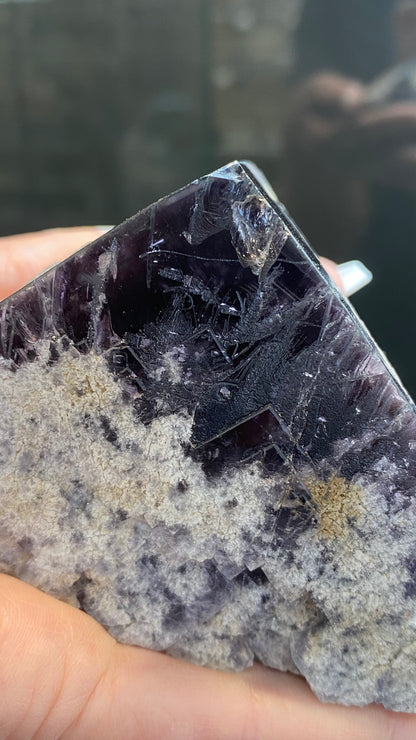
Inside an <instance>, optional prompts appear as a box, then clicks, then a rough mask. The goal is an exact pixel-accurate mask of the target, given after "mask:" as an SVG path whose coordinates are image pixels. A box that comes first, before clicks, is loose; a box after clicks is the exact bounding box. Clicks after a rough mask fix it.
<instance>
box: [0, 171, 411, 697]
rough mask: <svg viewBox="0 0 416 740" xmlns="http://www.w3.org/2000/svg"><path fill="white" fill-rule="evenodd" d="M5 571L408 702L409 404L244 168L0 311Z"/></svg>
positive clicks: (199, 643) (199, 645)
mask: <svg viewBox="0 0 416 740" xmlns="http://www.w3.org/2000/svg"><path fill="white" fill-rule="evenodd" d="M0 314H1V324H0V331H1V333H0V347H1V361H0V410H1V415H0V471H1V483H0V488H1V490H0V512H1V514H0V522H1V523H0V566H1V569H2V570H3V571H5V572H9V573H12V574H14V575H16V576H18V577H20V578H22V579H24V580H25V581H28V582H30V583H31V584H34V585H35V586H38V587H40V588H41V589H43V590H45V591H46V592H48V593H50V594H53V595H55V596H57V597H59V598H61V599H64V600H67V601H69V602H70V603H73V604H75V605H78V606H80V607H81V608H82V609H84V610H85V611H86V612H88V613H89V614H91V615H92V616H94V617H95V618H96V619H98V620H99V621H100V622H101V623H102V624H103V625H105V627H106V628H107V629H108V630H109V631H110V632H111V634H112V635H114V636H115V637H116V638H118V639H119V640H121V641H125V642H129V643H135V644H138V645H142V646H145V647H148V648H154V649H156V650H166V651H168V652H169V653H170V654H172V655H177V656H182V657H185V658H188V659H189V660H191V661H195V662H198V663H202V664H206V665H211V666H215V667H219V668H228V669H233V670H240V669H243V668H245V667H246V666H249V665H250V664H251V663H252V661H253V659H258V660H260V661H263V662H264V663H265V664H267V665H269V666H272V667H276V668H280V669H283V670H289V671H294V672H299V673H301V674H303V675H304V676H305V677H306V678H307V680H308V681H309V683H310V685H311V687H312V689H313V690H314V691H315V693H316V694H317V696H318V697H320V698H321V699H322V700H325V701H334V702H335V701H336V702H343V703H345V704H359V705H362V704H366V703H368V702H372V701H376V702H382V703H383V704H384V705H385V706H386V707H389V708H391V709H395V710H403V711H409V712H410V711H416V526H415V524H416V412H415V408H414V406H413V405H412V402H411V400H410V398H409V397H408V396H407V395H406V392H405V391H404V390H403V389H402V387H401V386H400V383H399V382H398V380H397V379H396V378H395V376H394V374H393V372H392V370H391V368H389V366H388V365H387V364H386V362H385V360H384V359H383V358H382V357H381V355H380V354H379V352H378V350H377V348H376V346H375V345H374V343H373V342H372V340H371V338H370V337H369V335H368V334H367V332H366V330H365V328H364V327H363V326H362V324H361V323H360V321H359V319H358V318H357V316H356V315H355V313H354V311H353V310H352V308H351V306H350V305H349V303H348V302H347V301H346V300H344V299H343V298H342V297H341V295H340V294H339V293H338V291H337V289H336V288H335V287H334V285H333V284H332V283H331V281H330V280H329V278H328V277H327V276H326V274H325V273H324V272H323V270H322V269H321V267H320V266H319V263H318V262H317V260H316V258H315V256H314V254H313V253H312V251H311V250H310V248H309V247H308V245H307V243H306V242H305V239H304V238H303V236H302V235H301V234H300V233H299V231H298V230H297V228H296V227H295V226H294V224H293V223H292V221H291V220H290V218H289V217H288V215H287V213H286V211H285V209H284V208H283V207H282V206H281V205H280V204H277V203H276V202H273V200H272V199H271V198H269V197H268V196H267V195H266V193H265V191H264V190H263V189H262V187H261V185H260V184H259V183H258V182H257V181H256V179H255V177H254V175H252V174H251V172H250V171H249V170H248V169H247V167H246V166H243V165H241V164H239V163H234V164H232V165H230V166H228V167H225V168H223V169H220V170H218V171H217V172H214V173H213V174H211V175H209V176H207V177H203V178H202V179H200V180H198V181H196V182H194V183H192V184H191V185H189V186H188V187H186V188H185V189H183V190H181V191H179V192H177V193H175V194H174V195H171V196H169V197H167V198H164V199H163V200H161V201H160V202H158V203H156V204H155V205H153V206H151V207H149V208H147V209H146V210H144V211H143V212H142V213H139V214H138V215H137V216H135V217H133V218H132V219H130V220H129V221H127V222H126V223H124V224H122V225H121V226H119V227H117V228H115V229H114V230H113V231H111V232H110V233H109V234H107V235H106V236H105V237H102V238H101V239H99V240H98V241H97V242H95V243H93V244H91V245H89V246H87V247H86V248H85V249H83V250H81V251H80V252H78V253H77V254H76V255H74V256H73V257H72V258H70V259H68V260H67V261H66V262H64V263H62V264H60V265H58V266H57V267H54V268H53V269H51V270H50V271H49V272H47V273H46V274H44V275H42V276H40V277H39V278H37V279H36V280H35V281H34V282H33V283H32V284H30V285H29V286H27V287H26V288H24V289H23V290H21V291H20V292H19V293H17V294H16V295H14V296H12V297H11V298H10V299H8V300H7V301H5V302H3V303H2V304H1V306H0Z"/></svg>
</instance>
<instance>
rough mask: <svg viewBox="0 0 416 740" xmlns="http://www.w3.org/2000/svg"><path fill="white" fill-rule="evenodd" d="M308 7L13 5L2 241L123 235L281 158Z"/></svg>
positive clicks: (1, 183) (5, 83)
mask: <svg viewBox="0 0 416 740" xmlns="http://www.w3.org/2000/svg"><path fill="white" fill-rule="evenodd" d="M299 5H300V0H175V2H173V0H70V2H69V1H68V0H32V2H22V1H19V0H13V1H7V0H6V1H3V2H2V3H0V110H1V113H0V234H6V233H13V232H16V231H23V230H31V229H37V228H43V227H46V226H57V225H71V224H81V223H84V224H85V223H108V222H110V223H112V222H116V221H118V220H120V219H122V218H124V217H125V216H128V215H130V214H131V213H133V212H134V211H136V210H137V209H138V208H140V207H142V206H144V205H146V204H147V203H149V202H151V201H152V200H154V199H155V198H157V197H160V196H162V195H163V194H165V193H166V192H168V191H170V190H173V189H175V188H176V187H179V186H181V185H183V184H185V183H186V182H187V181H189V180H190V179H193V178H194V177H197V176H198V175H200V174H202V173H203V172H206V171H208V170H209V169H210V168H212V167H214V166H216V165H219V164H222V163H224V162H225V161H227V160H230V159H232V158H236V157H253V158H255V159H256V160H258V161H259V163H260V164H261V165H263V166H264V167H265V168H266V169H267V168H268V166H269V167H272V165H273V163H274V161H275V158H276V155H277V153H278V150H279V127H280V121H281V116H282V112H283V111H284V107H285V102H284V101H285V90H284V84H283V80H284V77H285V75H286V74H287V71H288V69H289V67H290V63H291V57H292V32H293V28H294V25H295V24H296V20H297V16H298V11H299Z"/></svg>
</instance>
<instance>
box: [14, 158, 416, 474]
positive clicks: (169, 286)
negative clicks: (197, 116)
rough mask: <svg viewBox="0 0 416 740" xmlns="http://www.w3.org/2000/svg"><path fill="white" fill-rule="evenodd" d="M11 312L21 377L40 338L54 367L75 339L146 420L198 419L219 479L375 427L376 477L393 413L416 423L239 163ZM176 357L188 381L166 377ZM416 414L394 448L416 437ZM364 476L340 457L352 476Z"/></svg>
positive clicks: (56, 274) (195, 440) (161, 208)
mask: <svg viewBox="0 0 416 740" xmlns="http://www.w3.org/2000/svg"><path fill="white" fill-rule="evenodd" d="M1 315H2V322H1V351H2V355H3V357H4V358H6V359H9V360H10V361H11V367H12V366H15V367H18V366H20V365H21V364H22V363H25V362H28V361H33V359H34V358H35V357H36V346H37V343H38V341H39V340H40V339H42V340H45V339H49V340H50V343H51V344H50V349H51V358H50V361H51V362H53V358H54V355H56V353H57V352H58V349H57V341H58V339H59V338H62V337H65V338H66V339H67V340H69V341H70V342H71V343H73V344H74V346H75V347H76V348H77V349H78V350H79V351H80V352H82V353H88V352H89V351H90V350H91V349H94V350H95V351H98V352H99V353H105V354H106V357H107V358H108V364H109V367H110V368H111V370H112V372H113V373H114V374H115V375H116V376H118V377H120V380H121V381H123V382H124V383H125V385H126V392H129V393H130V395H131V399H132V403H134V406H135V409H136V411H137V415H138V418H139V419H140V420H141V421H145V422H147V423H148V422H150V421H151V420H152V419H153V418H154V416H155V415H158V414H170V413H177V412H178V411H180V410H181V409H186V410H187V411H188V412H190V413H192V414H193V416H194V424H193V431H192V437H191V439H190V445H189V450H188V452H189V454H190V455H193V456H194V457H195V458H196V459H197V460H200V461H201V462H202V463H203V464H204V467H205V470H206V472H207V473H210V474H213V475H215V473H216V472H218V471H221V470H222V468H223V467H224V466H227V465H231V464H236V463H241V462H243V461H246V460H251V459H253V457H254V456H256V457H259V458H261V459H263V460H264V465H265V469H266V470H268V469H273V468H274V467H275V466H276V465H277V466H279V465H283V464H287V461H288V460H290V461H291V464H292V463H295V462H296V461H299V462H301V461H306V462H308V463H310V464H311V465H312V466H313V465H314V463H315V461H317V460H319V459H322V458H326V457H327V456H328V454H329V453H330V451H331V449H332V447H333V445H334V444H335V443H336V441H337V440H338V439H341V438H342V439H344V438H345V437H346V436H349V437H351V438H354V436H356V435H357V434H358V433H359V432H360V430H362V428H363V426H366V425H371V426H377V427H379V429H380V438H381V439H380V442H377V443H373V448H372V450H368V451H366V452H365V454H364V455H363V456H362V457H363V459H362V460H360V467H362V466H364V468H366V467H368V466H371V465H372V464H374V461H375V459H376V458H377V457H378V456H381V455H384V454H385V453H386V451H387V453H388V448H389V444H388V443H387V442H386V441H385V443H383V441H382V440H383V428H384V427H385V425H386V423H387V422H386V419H388V420H389V422H390V421H391V418H392V417H394V415H401V414H403V401H404V397H403V398H402V397H401V391H400V389H399V388H398V386H397V384H396V382H395V381H394V380H393V379H392V377H391V375H390V372H389V371H388V370H387V368H386V367H385V366H384V364H383V361H382V360H381V358H380V357H379V356H378V355H377V354H376V352H375V350H374V346H373V344H372V342H371V339H370V338H369V336H368V335H367V334H366V332H365V331H364V330H363V328H362V326H361V325H360V324H359V323H358V321H357V319H356V317H355V315H354V314H353V313H352V311H351V308H350V306H349V304H348V303H346V302H345V301H343V299H342V298H341V297H340V295H339V294H338V293H337V291H336V290H335V289H334V286H333V285H332V284H330V283H329V282H328V278H327V276H326V275H325V274H324V273H323V271H322V269H321V268H320V267H319V265H318V263H317V260H316V258H315V256H314V255H313V253H312V252H311V250H310V249H309V247H308V246H307V244H306V243H305V241H304V239H303V237H302V235H301V234H300V233H299V232H298V231H297V229H296V227H295V226H294V224H293V223H292V222H291V220H290V218H289V217H288V215H287V213H286V211H285V210H284V209H283V208H282V207H281V206H280V205H279V204H277V203H275V202H272V201H271V200H269V199H268V198H267V196H266V195H265V194H264V192H263V191H262V190H261V188H260V186H258V185H257V183H256V182H255V181H254V178H253V177H252V176H251V175H250V173H249V172H248V171H247V170H246V169H245V168H244V167H243V166H242V165H240V164H233V165H231V166H229V167H226V168H223V169H222V170H218V171H217V172H215V173H213V174H212V175H210V176H208V177H206V178H202V179H201V180H198V181H197V182H195V183H193V184H191V185H190V186H188V187H187V188H184V189H183V190H181V191H179V192H178V193H175V194H173V195H171V196H169V197H167V198H165V199H163V200H161V201H160V202H158V203H156V204H155V205H153V206H150V207H149V208H148V209H146V210H145V211H143V212H142V213H140V214H138V215H137V216H135V217H133V218H132V219H130V220H129V221H127V222H125V223H124V224H122V225H121V226H119V227H117V228H116V229H114V230H113V231H112V232H111V233H109V234H108V235H106V236H105V237H103V238H101V239H99V240H98V241H97V242H95V243H93V244H91V245H90V246H88V247H86V248H85V249H83V250H81V251H80V252H78V253H77V254H76V255H75V256H73V257H72V258H70V259H68V260H67V261H66V262H64V263H62V264H61V265H59V266H58V267H56V268H54V269H52V270H51V271H49V272H48V273H46V274H45V275H43V276H41V277H39V278H38V279H37V280H35V281H34V282H33V283H32V284H31V285H29V286H28V287H27V288H25V289H24V290H22V291H20V293H18V294H16V295H15V296H13V297H11V298H10V299H9V300H7V301H5V302H3V304H2V306H1ZM60 347H62V344H60ZM59 351H61V350H59ZM167 353H172V358H173V361H174V362H176V363H177V364H179V366H180V369H181V373H182V382H181V383H180V384H178V383H170V382H169V380H168V379H167V378H166V377H163V378H161V377H160V373H159V374H158V373H157V369H158V368H159V367H160V363H161V358H162V357H164V356H165V355H166V354H167ZM357 369H359V371H358V372H357ZM161 400H162V403H161V402H160V401H161ZM405 403H406V406H407V404H408V399H406V402H405ZM407 413H408V414H409V426H407V427H406V428H403V429H402V431H401V434H400V435H399V436H398V437H397V439H396V440H395V442H394V445H395V447H394V452H395V453H396V451H397V450H396V447H397V444H399V445H402V444H404V445H405V446H406V445H407V443H408V435H409V434H413V433H414V418H413V410H411V409H410V406H409V407H408V411H407ZM392 444H393V443H391V444H390V447H391V445H392ZM356 467H357V462H356V461H355V462H354V461H353V460H351V454H350V453H346V454H345V459H344V458H341V460H340V469H341V470H342V473H343V475H346V476H347V477H349V476H351V475H352V474H353V472H354V471H355V469H356Z"/></svg>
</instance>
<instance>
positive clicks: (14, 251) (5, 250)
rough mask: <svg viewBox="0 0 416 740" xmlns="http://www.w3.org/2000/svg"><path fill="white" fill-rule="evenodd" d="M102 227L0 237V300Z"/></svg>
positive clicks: (95, 236)
mask: <svg viewBox="0 0 416 740" xmlns="http://www.w3.org/2000/svg"><path fill="white" fill-rule="evenodd" d="M103 230H105V227H104V229H103V228H102V227H98V226H85V227H74V228H68V229H47V230H46V231H38V232H35V233H32V234H18V235H16V236H3V237H0V300H2V299H3V298H6V297H7V296H8V295H11V294H12V293H14V292H15V291H16V290H19V288H21V287H23V285H25V283H27V282H28V281H29V280H31V279H32V278H34V277H35V276H36V275H38V274H39V273H40V272H42V271H43V270H46V269H47V268H48V267H50V266H51V265H53V264H54V263H55V262H60V261H61V260H64V259H66V258H67V257H69V256H70V255H71V254H73V252H76V250H77V249H80V248H81V247H82V246H84V245H85V244H88V243H89V242H92V241H94V239H97V238H98V237H99V236H100V235H101V234H102V233H103Z"/></svg>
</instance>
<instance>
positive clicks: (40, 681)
mask: <svg viewBox="0 0 416 740" xmlns="http://www.w3.org/2000/svg"><path fill="white" fill-rule="evenodd" d="M114 646H115V642H114V640H112V639H111V638H110V637H109V635H108V634H107V633H106V632H105V631H104V630H103V629H102V628H101V627H99V625H98V624H96V623H95V622H94V621H93V620H92V619H90V618H89V617H87V616H86V615H85V614H83V613H82V612H80V611H78V610H76V609H73V608H71V607H69V606H68V605H66V604H63V603H61V602H59V601H56V600H55V599H52V598H50V597H47V596H45V595H44V594H42V593H41V592H40V591H37V590H36V589H34V588H31V587H30V586H27V585H26V584H24V583H21V582H19V581H17V580H16V579H14V578H10V577H8V576H4V575H3V576H0V696H1V702H0V737H1V738H6V737H7V738H12V739H13V740H29V738H30V739H32V738H36V739H37V740H47V739H48V738H51V739H52V738H57V737H60V736H61V733H62V732H63V731H65V730H66V728H67V727H69V725H70V724H71V723H72V722H73V721H74V719H75V718H76V717H77V716H78V715H79V714H80V713H81V712H82V710H83V708H84V706H85V705H86V704H87V703H88V701H89V699H90V697H91V696H92V694H93V692H94V690H95V688H96V686H97V684H98V683H99V680H100V677H101V676H102V675H103V674H104V673H105V672H106V671H107V670H109V668H108V666H109V665H110V663H111V661H112V656H113V654H114ZM93 736H94V735H92V737H93ZM96 737H99V734H98V735H96Z"/></svg>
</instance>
